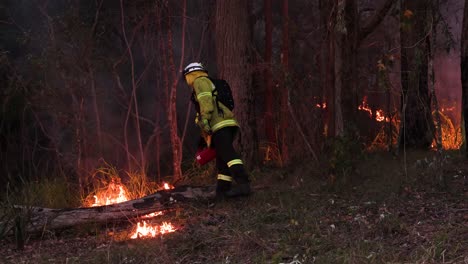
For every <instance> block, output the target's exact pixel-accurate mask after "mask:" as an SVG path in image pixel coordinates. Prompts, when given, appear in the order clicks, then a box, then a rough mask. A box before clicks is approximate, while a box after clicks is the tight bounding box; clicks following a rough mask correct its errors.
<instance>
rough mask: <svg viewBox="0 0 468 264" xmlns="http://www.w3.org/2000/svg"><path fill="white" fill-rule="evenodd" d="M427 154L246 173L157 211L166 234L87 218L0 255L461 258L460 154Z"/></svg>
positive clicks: (11, 259)
mask: <svg viewBox="0 0 468 264" xmlns="http://www.w3.org/2000/svg"><path fill="white" fill-rule="evenodd" d="M433 155H434V154H433V153H413V154H408V155H407V157H406V162H404V161H403V160H402V158H395V157H393V156H391V155H390V154H367V155H366V157H365V158H363V159H362V160H360V161H359V162H358V163H356V164H355V167H354V171H353V173H350V175H349V176H346V175H336V181H333V183H330V181H329V179H330V177H329V176H327V175H324V173H323V172H321V171H320V169H317V168H316V166H314V165H312V164H310V165H309V164H302V165H300V166H294V167H292V168H289V169H288V170H285V171H278V170H274V169H263V170H260V171H254V172H253V173H252V175H253V185H254V187H255V192H254V193H253V195H251V196H250V197H248V198H243V199H238V200H233V201H227V202H221V203H218V204H216V205H215V206H212V205H209V203H204V202H199V203H191V204H184V205H182V206H181V207H180V208H178V209H176V210H174V211H171V212H168V213H167V214H165V215H163V216H162V217H161V218H158V219H157V221H170V222H171V223H173V224H174V225H175V226H176V227H177V228H178V230H177V231H176V232H174V233H169V234H165V235H162V236H158V237H156V238H151V239H135V240H132V239H128V235H129V230H130V228H131V227H130V226H129V225H128V224H127V225H125V224H124V225H122V224H120V225H117V224H114V225H112V226H107V227H102V226H101V227H89V226H88V227H82V228H77V229H73V230H67V231H64V232H61V233H45V234H44V235H43V236H42V237H30V238H29V239H28V240H27V241H26V245H25V249H24V250H23V251H18V250H16V249H15V243H14V242H13V238H10V239H4V240H3V241H2V247H1V249H0V262H1V263H290V264H299V263H468V188H467V187H468V184H467V182H468V179H467V178H468V162H466V160H463V159H462V158H460V157H457V155H458V154H457V153H454V154H451V155H452V157H451V156H449V155H447V154H444V156H443V162H442V163H437V164H436V162H435V161H434V159H433ZM405 164H406V165H405ZM154 221H156V220H154Z"/></svg>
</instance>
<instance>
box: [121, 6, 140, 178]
mask: <svg viewBox="0 0 468 264" xmlns="http://www.w3.org/2000/svg"><path fill="white" fill-rule="evenodd" d="M120 15H121V24H122V25H121V26H122V35H123V37H124V40H125V44H126V46H127V47H126V48H127V51H128V56H129V58H130V64H131V68H132V70H131V79H132V95H131V101H133V102H132V103H133V105H134V107H135V130H136V136H137V141H138V150H139V153H140V164H139V165H140V166H139V167H140V172H141V175H142V177H146V175H145V173H146V171H145V170H146V159H145V154H144V151H143V142H142V140H141V129H140V113H139V111H138V101H137V95H136V90H137V84H136V82H135V62H134V60H133V52H132V47H131V45H130V42H129V41H128V39H127V34H126V31H125V20H124V8H123V0H120ZM130 112H131V103H130V105H129V110H128V112H127V120H128V118H129V113H130ZM126 123H127V121H126ZM127 125H128V124H126V126H127ZM127 144H128V143H127Z"/></svg>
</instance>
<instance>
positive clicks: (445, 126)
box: [316, 96, 463, 150]
mask: <svg viewBox="0 0 468 264" xmlns="http://www.w3.org/2000/svg"><path fill="white" fill-rule="evenodd" d="M446 104H448V105H443V106H441V107H440V110H439V112H438V113H439V115H440V128H441V129H440V130H441V132H442V135H441V137H440V138H441V140H442V142H441V145H442V149H444V150H456V149H459V148H460V147H461V145H462V143H463V138H462V131H461V126H460V122H458V121H457V120H459V119H460V118H459V117H457V116H456V115H455V114H454V113H456V112H457V111H458V110H459V109H458V108H457V107H456V106H454V104H453V103H450V102H446ZM316 107H317V108H320V109H326V108H327V105H326V103H316ZM357 108H358V110H359V111H362V112H365V113H366V114H367V115H368V116H369V118H370V119H372V120H374V121H376V122H377V123H382V125H379V126H381V127H380V129H379V131H378V133H377V134H376V135H374V137H373V140H372V142H371V143H370V144H369V146H368V148H367V149H368V150H382V149H388V145H389V142H391V144H392V145H393V146H394V145H396V144H397V141H398V133H399V129H400V116H399V115H398V111H396V110H394V111H393V112H394V113H396V114H393V115H390V114H388V113H386V112H385V111H384V110H382V109H374V108H372V107H371V106H370V105H369V103H368V98H367V96H364V97H363V99H362V102H361V104H360V105H359V106H358V107H357ZM435 113H436V112H435V111H433V119H434V120H433V121H434V124H435V125H437V118H436V116H435ZM386 124H387V125H386ZM389 128H390V129H389ZM389 133H391V136H390V137H391V140H390V139H389V136H388V134H389ZM435 140H436V139H434V142H433V144H432V148H433V149H435V148H436V147H437V144H436V141H435Z"/></svg>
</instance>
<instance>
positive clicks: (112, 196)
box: [91, 182, 176, 239]
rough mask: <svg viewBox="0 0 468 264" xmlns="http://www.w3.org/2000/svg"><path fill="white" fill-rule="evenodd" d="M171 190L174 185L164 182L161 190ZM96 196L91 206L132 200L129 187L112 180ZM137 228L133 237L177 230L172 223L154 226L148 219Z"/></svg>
mask: <svg viewBox="0 0 468 264" xmlns="http://www.w3.org/2000/svg"><path fill="white" fill-rule="evenodd" d="M163 189H164V190H170V189H174V186H172V185H170V184H168V183H164V185H163V187H162V188H161V189H160V190H163ZM93 197H94V203H93V204H91V207H95V206H104V205H110V204H116V203H122V202H125V201H128V200H130V199H129V197H130V195H129V194H128V192H127V188H126V187H125V186H124V185H123V184H121V183H115V182H111V183H109V185H108V186H107V188H105V189H104V190H102V191H99V192H97V193H96V195H94V196H93ZM162 214H163V212H161V211H157V212H153V213H150V214H146V215H144V216H142V217H141V218H146V219H148V218H153V217H156V216H160V215H162ZM134 229H135V232H134V233H133V235H132V236H131V238H132V239H135V238H139V237H155V236H157V235H159V234H166V233H171V232H175V231H176V229H175V228H174V226H173V225H172V224H171V223H167V222H163V223H162V224H161V225H159V226H152V225H150V224H148V223H147V222H146V221H142V222H138V223H137V226H136V228H134Z"/></svg>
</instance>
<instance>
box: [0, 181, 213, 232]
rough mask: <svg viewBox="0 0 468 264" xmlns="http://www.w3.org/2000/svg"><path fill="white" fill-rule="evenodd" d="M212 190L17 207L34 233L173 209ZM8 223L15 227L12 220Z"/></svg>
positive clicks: (177, 190) (183, 188) (189, 189)
mask: <svg viewBox="0 0 468 264" xmlns="http://www.w3.org/2000/svg"><path fill="white" fill-rule="evenodd" d="M213 192H214V188H213V187H190V186H179V187H176V188H175V189H172V190H162V191H158V192H156V193H154V194H151V195H148V196H145V197H142V198H139V199H135V200H129V201H125V202H122V203H117V204H111V205H105V206H96V207H81V208H65V209H51V208H41V207H27V206H15V209H16V210H22V211H23V212H24V213H25V214H24V215H27V217H26V219H27V223H26V226H25V231H26V232H29V233H34V232H41V231H44V230H54V229H64V228H68V227H72V226H77V225H82V224H88V223H109V222H112V221H119V220H130V219H134V218H138V217H141V216H144V215H147V214H151V213H154V212H161V211H167V210H170V209H172V208H174V207H175V205H176V204H177V203H178V202H188V201H194V200H203V199H207V198H210V197H211V196H212V195H213ZM1 224H4V223H1ZM9 225H10V227H12V226H13V223H10V224H9ZM9 229H10V230H11V229H12V228H9Z"/></svg>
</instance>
